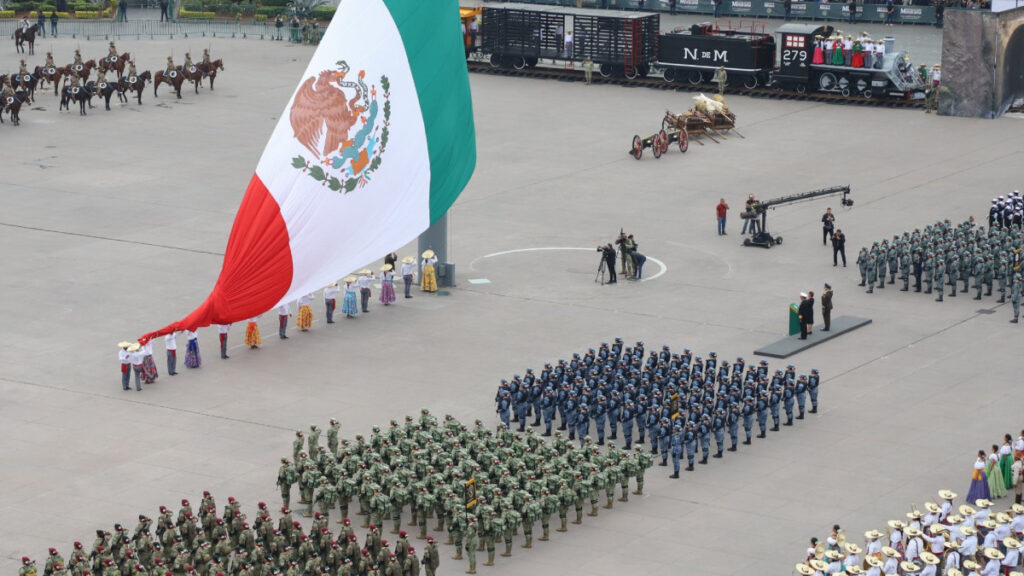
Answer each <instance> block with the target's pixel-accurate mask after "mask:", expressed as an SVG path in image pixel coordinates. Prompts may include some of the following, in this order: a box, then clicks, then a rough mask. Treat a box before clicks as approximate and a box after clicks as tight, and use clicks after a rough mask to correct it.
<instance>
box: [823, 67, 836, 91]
mask: <svg viewBox="0 0 1024 576" xmlns="http://www.w3.org/2000/svg"><path fill="white" fill-rule="evenodd" d="M838 83H839V81H838V80H836V75H835V74H833V73H831V72H825V73H824V74H822V75H821V76H820V77H819V78H818V88H821V91H822V92H834V91H835V89H836V84H838Z"/></svg>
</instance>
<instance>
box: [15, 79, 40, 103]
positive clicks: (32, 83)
mask: <svg viewBox="0 0 1024 576" xmlns="http://www.w3.org/2000/svg"><path fill="white" fill-rule="evenodd" d="M38 83H39V76H37V75H36V74H34V73H33V74H13V75H12V76H11V86H13V87H14V89H15V90H17V89H18V88H21V89H22V90H26V91H28V103H29V104H31V103H32V101H33V100H35V98H36V85H37V84H38Z"/></svg>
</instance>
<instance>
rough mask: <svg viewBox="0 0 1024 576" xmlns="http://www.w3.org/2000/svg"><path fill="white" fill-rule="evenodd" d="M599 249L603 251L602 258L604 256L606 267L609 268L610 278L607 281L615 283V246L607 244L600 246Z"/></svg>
mask: <svg viewBox="0 0 1024 576" xmlns="http://www.w3.org/2000/svg"><path fill="white" fill-rule="evenodd" d="M616 242H618V241H616ZM597 251H598V252H600V253H601V258H604V263H605V267H606V268H608V278H609V280H608V282H606V283H607V284H615V282H616V276H615V248H612V245H611V244H605V245H604V246H598V247H597Z"/></svg>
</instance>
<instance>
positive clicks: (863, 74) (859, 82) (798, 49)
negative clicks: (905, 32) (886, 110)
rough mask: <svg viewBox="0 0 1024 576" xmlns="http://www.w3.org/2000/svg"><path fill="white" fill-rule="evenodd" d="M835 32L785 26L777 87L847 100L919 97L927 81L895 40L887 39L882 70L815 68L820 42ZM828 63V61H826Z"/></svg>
mask: <svg viewBox="0 0 1024 576" xmlns="http://www.w3.org/2000/svg"><path fill="white" fill-rule="evenodd" d="M834 33H835V29H834V28H832V27H831V26H827V25H823V26H822V25H817V24H784V25H782V26H780V27H779V29H778V30H776V34H778V35H779V46H780V52H779V66H778V69H777V70H776V71H775V74H774V80H775V84H776V85H777V86H779V87H781V88H785V89H795V90H796V91H797V92H801V93H802V92H806V91H811V92H832V93H839V94H842V95H843V96H850V95H851V94H857V95H860V96H863V97H865V98H875V97H885V96H896V97H906V98H914V97H918V96H919V95H920V94H921V93H922V91H923V89H924V85H925V82H924V79H923V78H921V75H920V74H918V73H917V71H916V70H914V67H913V65H912V64H911V62H910V57H909V55H908V54H907V53H906V52H903V51H897V50H896V48H895V41H894V40H893V38H891V37H886V38H885V39H884V43H885V55H884V56H883V58H882V62H881V63H880V65H879V66H878V67H872V68H865V67H859V68H857V67H853V66H834V65H831V64H815V63H814V59H813V58H814V57H813V55H814V48H815V43H816V42H817V41H819V39H823V38H828V37H830V36H832V35H833V34H834ZM825 60H826V62H827V61H828V59H827V58H826V59H825Z"/></svg>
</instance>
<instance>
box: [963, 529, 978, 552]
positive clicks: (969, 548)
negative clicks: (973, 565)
mask: <svg viewBox="0 0 1024 576" xmlns="http://www.w3.org/2000/svg"><path fill="white" fill-rule="evenodd" d="M960 530H961V531H962V532H963V533H964V541H963V543H961V544H960V556H962V557H963V558H974V555H975V554H977V553H978V529H977V528H972V527H970V526H964V527H963V528H961V529H960Z"/></svg>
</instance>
